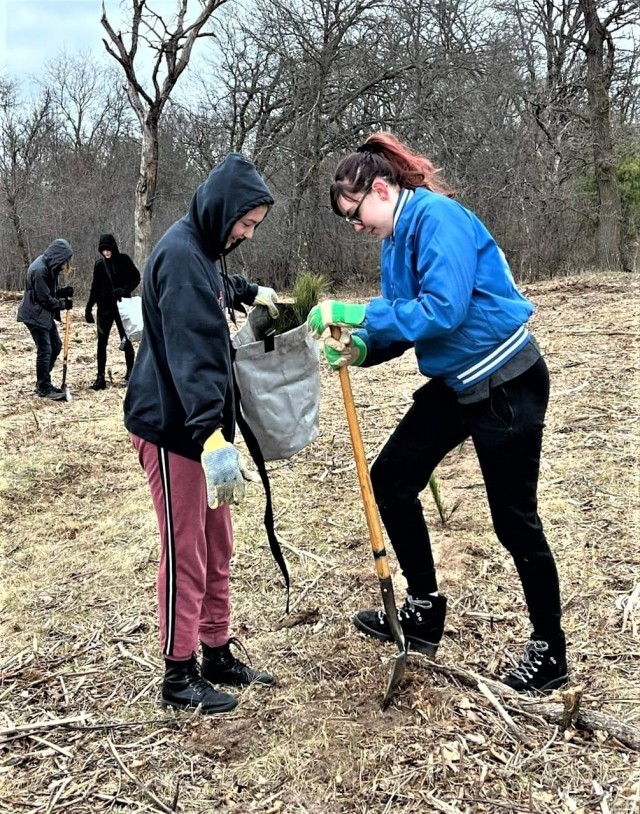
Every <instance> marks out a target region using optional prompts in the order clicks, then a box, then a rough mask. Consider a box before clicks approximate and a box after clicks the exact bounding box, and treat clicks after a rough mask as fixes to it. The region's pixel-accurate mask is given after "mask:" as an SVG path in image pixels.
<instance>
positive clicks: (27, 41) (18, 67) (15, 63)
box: [0, 0, 196, 81]
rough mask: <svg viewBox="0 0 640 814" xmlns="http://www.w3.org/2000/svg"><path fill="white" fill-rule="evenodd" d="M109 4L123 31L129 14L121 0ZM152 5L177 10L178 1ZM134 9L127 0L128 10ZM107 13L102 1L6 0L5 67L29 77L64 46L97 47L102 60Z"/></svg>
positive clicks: (0, 39)
mask: <svg viewBox="0 0 640 814" xmlns="http://www.w3.org/2000/svg"><path fill="white" fill-rule="evenodd" d="M105 5H106V9H107V16H108V18H109V21H110V22H111V24H112V25H113V27H114V29H115V30H116V31H117V30H118V27H119V25H118V24H119V23H120V21H121V20H122V13H123V12H122V4H121V0H106V3H105ZM149 5H151V7H152V8H153V9H154V10H157V11H159V12H162V11H163V8H164V10H165V11H166V10H169V11H175V9H176V8H177V3H176V0H150V2H149ZM129 7H130V3H127V4H126V6H125V11H126V12H129ZM195 7H196V4H195V3H194V8H195ZM101 15H102V3H101V0H0V69H4V71H7V72H8V73H9V74H10V75H11V76H13V77H15V78H16V79H18V80H21V81H26V80H27V79H28V77H29V75H31V74H36V75H37V74H38V73H39V71H41V69H42V67H43V65H44V63H45V62H47V61H49V60H51V59H53V58H55V57H56V56H57V55H58V54H59V53H60V52H61V51H62V50H63V49H64V50H65V51H66V52H67V53H70V54H71V53H77V52H78V51H91V52H94V53H95V54H96V55H97V56H98V57H99V58H100V59H102V58H103V56H104V57H106V51H105V49H104V45H103V44H102V35H103V33H105V32H104V29H103V28H102V26H101V25H100V17H101ZM127 16H130V14H128V15H127ZM125 41H126V40H125ZM109 59H110V57H109Z"/></svg>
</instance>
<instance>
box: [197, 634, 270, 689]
mask: <svg viewBox="0 0 640 814" xmlns="http://www.w3.org/2000/svg"><path fill="white" fill-rule="evenodd" d="M231 644H234V645H236V646H238V647H242V645H241V644H240V642H239V641H238V640H237V639H229V641H228V642H227V643H226V644H223V645H222V646H221V647H209V645H208V644H205V643H204V642H203V643H202V675H203V676H204V678H206V679H207V681H211V682H212V683H213V684H230V685H231V686H233V687H243V686H245V685H247V684H261V685H263V686H266V687H273V686H275V685H276V684H277V681H276V679H275V678H274V676H272V675H269V673H263V672H262V671H260V670H254V669H253V667H249V665H248V664H244V663H243V662H242V661H240V660H239V659H237V658H236V657H235V656H234V655H233V653H232V652H231V649H230V647H229V645H231ZM242 649H243V650H244V647H242ZM244 652H245V653H246V652H247V651H246V650H245V651H244Z"/></svg>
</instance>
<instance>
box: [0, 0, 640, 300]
mask: <svg viewBox="0 0 640 814" xmlns="http://www.w3.org/2000/svg"><path fill="white" fill-rule="evenodd" d="M152 6H153V3H152V2H149V3H148V4H147V3H146V2H145V0H127V2H125V3H123V9H124V8H127V9H128V10H129V22H128V25H127V26H125V27H123V29H122V31H119V30H118V31H116V30H114V28H113V27H112V26H111V22H110V20H109V19H108V16H107V14H106V12H104V11H103V16H102V19H100V18H99V14H98V13H97V15H96V26H102V29H103V31H104V42H105V46H106V48H105V52H104V53H103V54H102V55H101V56H100V57H96V55H95V54H89V53H86V54H81V53H80V54H77V53H76V54H68V53H63V52H61V53H59V55H58V56H57V57H56V58H55V59H54V60H52V61H51V62H50V63H48V65H47V68H46V70H45V71H43V72H42V74H41V75H39V76H37V77H35V78H34V79H33V81H32V82H29V83H27V82H26V79H25V78H24V77H10V76H8V75H4V76H2V75H0V288H5V289H14V290H17V289H20V288H22V285H23V278H24V271H25V268H26V267H27V265H28V264H29V262H30V261H31V260H32V259H33V258H34V257H35V256H37V255H38V254H39V253H41V252H42V251H43V249H44V248H45V247H46V245H47V244H48V243H49V241H50V240H52V239H53V238H56V237H65V238H67V239H68V240H69V241H70V242H71V244H72V246H73V248H74V262H75V265H76V267H77V276H76V284H77V285H78V286H79V288H80V290H81V291H82V289H83V288H85V287H86V285H87V284H88V279H89V274H90V270H91V268H92V266H93V262H94V260H95V258H96V251H97V239H98V236H99V234H100V233H102V232H105V231H112V232H114V233H115V234H116V236H117V237H118V239H119V241H120V244H121V248H122V249H123V250H125V251H128V252H129V253H130V254H132V255H134V256H135V259H136V261H137V262H138V264H139V265H140V266H141V267H142V266H143V264H144V260H145V258H146V256H147V255H148V253H149V251H150V249H151V247H152V246H153V243H154V242H155V240H156V239H157V238H158V237H159V236H160V234H162V232H163V231H164V229H166V228H167V226H168V225H169V224H170V223H171V222H173V220H175V219H176V218H177V217H180V216H181V215H182V214H183V213H184V212H185V210H186V207H187V205H188V201H189V199H190V197H191V195H192V193H193V191H194V189H195V187H196V186H197V184H198V183H200V182H201V181H202V180H203V179H204V178H205V177H206V175H207V173H208V172H209V170H210V169H211V168H212V166H214V165H215V163H216V162H217V161H218V160H219V159H220V158H221V157H223V156H224V155H225V154H226V153H227V152H228V151H230V150H240V151H242V152H244V153H245V154H246V155H247V156H248V157H249V158H250V159H252V160H253V161H254V162H255V163H256V165H257V166H258V168H259V170H260V171H261V172H262V173H263V174H264V176H265V178H266V179H267V181H268V183H269V184H270V186H271V188H272V190H273V192H274V195H275V197H276V199H277V204H276V206H275V207H274V211H273V212H272V213H271V215H270V217H269V220H268V223H267V225H266V226H265V228H264V229H261V230H260V231H259V233H258V235H257V237H256V240H255V241H254V244H253V245H252V246H247V247H243V248H242V250H241V251H239V252H236V253H234V255H233V267H234V268H233V270H234V271H243V272H245V273H247V274H248V275H249V276H250V277H251V278H252V279H254V280H256V281H263V282H269V283H270V284H271V285H274V286H275V287H276V288H279V289H282V288H286V287H288V286H290V285H291V283H292V282H293V280H294V279H295V277H296V275H297V274H298V273H299V272H300V271H301V270H304V271H311V272H321V273H324V274H326V275H327V276H328V277H329V279H330V280H331V281H332V282H333V283H334V284H335V285H336V286H353V285H361V284H365V285H366V284H368V283H371V282H373V281H375V279H376V278H377V251H378V244H377V242H376V241H369V240H366V239H362V238H360V239H357V238H356V236H355V235H354V234H353V231H352V229H350V228H348V227H346V226H345V224H344V223H341V222H340V221H339V220H338V219H337V218H335V216H333V214H332V213H331V211H330V209H329V206H328V195H327V189H328V184H329V179H330V177H331V172H332V170H333V168H334V167H335V164H336V163H337V161H338V160H339V158H340V157H341V156H342V155H343V154H345V152H349V151H351V150H352V149H354V148H355V147H357V146H358V144H359V143H360V142H361V141H362V140H363V139H364V138H365V137H366V136H367V135H368V134H369V133H370V132H372V131H373V130H377V129H389V130H393V131H395V132H397V133H399V134H400V135H402V136H404V137H406V138H407V139H408V140H409V142H410V143H411V144H412V145H413V146H414V147H415V148H417V149H419V150H421V151H424V152H425V153H426V154H428V155H429V156H430V157H431V158H432V159H433V161H434V163H435V164H436V165H437V166H439V167H441V168H442V169H443V173H444V177H445V178H446V179H447V180H448V181H449V183H450V184H451V185H452V186H453V187H454V188H455V190H456V194H457V196H458V197H459V199H460V200H461V201H462V202H463V203H464V204H465V205H467V206H469V207H470V208H471V209H473V210H474V211H475V212H477V214H478V215H479V216H480V217H481V218H482V219H484V220H485V221H486V223H487V224H488V226H489V228H490V229H491V230H492V231H493V233H494V234H495V235H496V237H497V239H498V241H499V243H500V244H501V246H502V247H503V249H504V251H505V253H506V255H507V257H508V259H509V261H510V263H511V265H512V268H513V270H514V273H515V275H516V276H517V277H518V278H519V279H521V280H525V281H531V280H533V279H537V278H541V277H552V276H555V275H558V274H561V273H567V272H574V271H579V270H583V269H585V268H588V267H595V268H600V269H610V270H627V271H632V270H637V264H638V243H639V238H638V234H639V231H640V119H639V113H640V95H639V93H638V88H639V68H638V66H639V59H638V53H639V50H638V38H639V32H640V11H639V8H638V3H637V2H636V0H613V1H612V0H606V1H605V2H603V0H473V2H471V0H446V1H445V0H441V1H440V2H433V0H306V2H304V3H302V2H296V0H255V2H251V3H250V4H244V5H243V4H242V3H237V2H233V1H232V0H197V2H196V0H176V13H175V15H174V16H171V17H168V16H167V17H166V18H163V17H162V16H160V15H159V14H157V13H155V12H153V10H152ZM143 46H144V47H145V48H146V49H147V52H148V53H151V54H152V57H153V66H152V67H148V68H147V69H145V68H144V66H143V67H141V63H140V51H141V49H142V47H143ZM107 51H109V52H110V53H107ZM196 55H197V58H196Z"/></svg>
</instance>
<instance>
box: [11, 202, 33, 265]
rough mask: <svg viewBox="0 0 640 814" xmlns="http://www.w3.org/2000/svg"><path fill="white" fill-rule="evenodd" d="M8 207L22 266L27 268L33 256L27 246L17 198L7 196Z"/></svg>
mask: <svg viewBox="0 0 640 814" xmlns="http://www.w3.org/2000/svg"><path fill="white" fill-rule="evenodd" d="M7 208H8V209H9V220H10V221H11V224H12V226H13V230H14V233H15V236H16V246H17V248H18V254H19V256H20V263H21V265H22V268H24V269H26V268H27V267H28V266H29V264H30V263H31V258H30V257H29V250H28V248H27V243H26V238H25V233H24V228H23V226H22V218H21V217H20V214H19V212H18V207H17V205H16V201H15V198H13V197H7Z"/></svg>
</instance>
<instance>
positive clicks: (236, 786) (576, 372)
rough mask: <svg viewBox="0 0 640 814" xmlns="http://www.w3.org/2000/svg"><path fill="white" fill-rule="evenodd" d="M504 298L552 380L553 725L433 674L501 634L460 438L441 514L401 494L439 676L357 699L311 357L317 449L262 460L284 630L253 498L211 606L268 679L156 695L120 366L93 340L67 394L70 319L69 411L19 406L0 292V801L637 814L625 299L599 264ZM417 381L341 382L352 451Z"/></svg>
mask: <svg viewBox="0 0 640 814" xmlns="http://www.w3.org/2000/svg"><path fill="white" fill-rule="evenodd" d="M528 293H529V295H530V296H531V297H532V299H533V300H534V301H535V302H536V305H537V307H538V310H537V313H536V315H535V317H534V320H533V326H534V331H535V333H536V336H537V338H538V340H539V341H540V344H541V345H542V347H543V349H544V351H545V354H546V358H547V361H548V364H549V367H550V371H551V376H552V400H551V405H550V411H549V415H548V426H547V433H546V438H545V447H544V458H543V461H542V472H541V484H540V510H541V515H542V517H543V520H544V522H545V527H546V531H547V533H548V537H549V539H550V541H551V544H552V546H553V548H554V551H555V553H556V556H557V560H558V567H559V571H560V576H561V583H562V588H563V602H564V610H565V625H566V630H567V634H568V640H569V653H570V666H571V678H572V680H571V686H572V687H574V688H575V687H581V688H582V690H583V696H582V701H581V706H580V710H579V715H578V718H577V721H576V722H574V723H572V722H571V720H565V722H564V724H563V723H562V720H561V716H560V717H557V716H556V717H555V718H554V714H555V713H554V711H553V710H555V711H556V712H557V711H558V710H560V711H562V709H563V707H562V704H563V702H564V697H563V696H562V695H561V694H557V695H556V696H555V697H554V698H552V699H550V700H551V703H552V704H553V703H554V702H555V707H553V709H551V710H550V709H546V708H539V707H535V706H530V705H527V703H526V701H524V700H522V699H517V698H512V697H511V696H508V695H507V696H500V697H499V704H500V706H501V708H502V710H501V709H500V708H498V707H497V706H496V705H495V704H493V703H492V702H491V701H490V699H489V698H488V697H487V695H486V694H485V693H484V692H483V691H482V689H479V688H478V686H477V682H476V684H474V680H473V679H472V680H471V682H470V683H469V681H468V677H467V676H466V675H465V674H456V672H455V671H456V669H458V668H461V669H463V670H467V671H472V672H473V673H475V674H477V675H479V676H480V677H482V678H486V679H487V680H490V679H491V678H492V677H493V678H495V676H496V675H497V674H499V673H500V672H501V670H502V669H503V668H504V666H505V665H507V664H509V661H510V658H517V657H519V655H520V653H521V650H522V646H523V644H524V642H525V640H526V637H527V635H528V626H527V623H526V619H525V611H524V603H523V599H522V596H521V593H520V589H519V585H518V583H517V577H516V574H515V570H514V567H513V564H512V562H511V560H510V558H509V556H508V555H507V554H506V553H505V552H504V551H503V550H502V549H501V548H500V546H499V544H498V543H497V542H496V540H495V538H494V536H493V533H492V530H491V525H490V519H489V515H488V510H487V506H486V501H485V496H484V489H483V485H482V479H481V476H480V472H479V469H478V466H477V462H476V460H475V456H474V453H473V448H472V445H471V444H464V445H463V446H462V448H461V449H460V450H458V451H456V452H454V453H453V454H452V455H450V456H449V457H448V458H447V460H446V461H444V462H443V464H442V465H441V467H440V469H439V472H438V475H439V477H440V481H441V488H442V493H443V499H444V501H445V505H446V506H447V507H449V508H450V507H452V506H453V505H454V504H455V503H456V502H457V501H460V505H459V508H458V509H457V511H456V512H455V513H454V514H453V516H452V517H451V519H450V520H449V521H448V522H447V524H446V525H443V524H442V523H441V522H440V520H439V517H438V513H437V511H436V507H435V505H434V502H433V500H432V498H431V495H430V494H429V493H428V492H425V494H424V496H423V503H424V506H425V511H426V514H427V518H428V521H429V523H430V527H431V529H432V530H433V536H434V539H435V545H436V553H437V561H438V565H439V573H440V580H441V588H442V589H443V591H445V592H446V593H447V594H448V596H449V602H450V612H449V617H448V620H447V629H446V635H445V639H444V641H443V643H442V646H441V648H440V650H439V653H438V665H439V667H438V668H436V667H434V666H433V665H430V664H428V663H427V662H426V661H425V660H424V659H422V658H421V657H418V656H412V657H410V659H409V666H408V669H407V675H406V678H405V681H404V683H403V685H402V690H401V693H400V695H399V698H398V699H397V702H395V703H394V704H393V706H392V707H391V708H390V709H389V710H388V711H386V712H384V713H383V712H381V710H380V708H379V701H380V697H381V693H382V690H383V686H384V683H385V680H386V677H387V675H388V672H389V659H390V658H391V657H392V654H393V648H392V647H385V646H383V645H380V644H378V643H376V642H372V641H368V640H365V639H364V638H363V637H361V636H360V635H358V634H356V632H355V631H354V629H353V628H352V626H351V623H350V617H351V616H352V614H353V613H354V612H355V611H356V610H358V609H361V608H363V607H365V606H367V607H375V606H378V604H379V597H378V587H377V581H376V578H375V575H374V571H373V565H372V562H371V555H370V551H369V543H368V537H367V531H366V524H365V521H364V516H363V512H362V507H361V500H360V495H359V489H358V484H357V480H356V475H355V467H354V464H353V458H352V452H351V446H350V441H349V435H348V429H347V425H346V419H345V415H344V409H343V405H342V400H341V395H340V388H339V384H338V381H337V377H335V376H334V375H332V374H331V373H330V372H329V371H327V370H323V395H322V399H323V400H322V413H321V415H322V426H321V436H320V438H319V439H318V441H317V442H316V443H314V444H313V445H312V446H311V447H309V448H307V449H306V450H304V451H303V452H301V453H299V454H298V455H297V456H295V457H294V458H293V459H291V460H290V461H285V462H279V463H274V464H271V465H270V467H269V468H270V472H271V478H272V488H273V492H274V501H275V508H276V512H277V529H278V534H279V536H280V538H281V540H282V542H283V545H284V551H285V554H286V556H287V559H288V561H289V566H290V570H291V574H292V579H293V592H292V613H291V617H290V618H287V617H284V616H283V610H284V592H283V589H282V587H281V584H280V581H279V577H278V571H277V568H276V566H275V564H274V563H273V562H272V560H271V558H270V555H269V550H268V545H267V542H266V538H265V534H264V531H263V529H262V526H261V518H262V514H263V510H264V508H263V497H262V493H261V488H260V487H259V486H258V485H252V486H250V488H249V490H248V492H249V494H248V497H247V500H246V502H245V504H244V505H243V506H242V507H237V508H236V509H235V510H234V522H235V529H236V552H235V559H234V572H233V603H234V604H233V620H234V623H235V626H236V629H237V632H238V634H239V635H240V636H241V637H242V639H243V641H244V642H245V644H246V646H247V648H248V650H249V652H250V654H251V657H252V660H253V663H254V664H256V665H259V666H261V667H265V668H267V669H270V670H272V671H274V672H275V673H276V674H277V676H278V677H279V680H280V684H279V687H278V688H276V689H275V690H265V689H264V688H249V689H246V690H244V691H243V692H242V693H241V698H240V704H239V706H238V708H237V710H236V711H234V712H233V713H231V714H230V715H227V716H222V717H219V718H216V719H214V720H208V719H205V718H200V717H194V716H190V715H186V714H167V713H166V712H165V711H163V710H161V709H160V707H159V706H158V692H159V684H160V678H161V658H160V654H159V652H158V648H157V628H156V620H155V593H154V588H155V570H156V566H157V559H158V542H157V531H156V525H155V518H154V515H153V511H152V507H151V502H150V498H149V496H148V493H147V488H146V484H145V480H144V476H143V473H142V471H141V470H140V469H139V467H138V464H137V461H136V458H135V454H134V452H133V450H132V449H131V447H130V445H129V443H128V440H127V437H126V434H125V432H124V430H123V426H122V421H121V410H122V398H123V395H124V390H123V389H122V387H121V386H119V384H120V382H121V381H122V378H123V376H124V359H123V357H122V354H120V353H119V352H118V350H117V345H116V342H115V338H113V340H112V345H111V347H110V349H109V364H110V376H109V378H110V382H111V386H110V387H109V388H108V389H107V390H106V391H104V392H101V393H94V392H93V391H91V390H90V389H89V388H88V386H89V384H90V383H91V381H92V379H93V376H94V373H95V371H94V367H93V365H94V362H93V359H94V349H95V345H94V343H95V339H94V333H93V329H92V327H91V326H87V325H85V324H80V323H79V322H75V323H74V327H73V336H72V342H71V352H70V367H69V383H70V386H71V390H72V393H73V401H71V402H70V403H68V404H54V403H49V402H46V401H44V400H42V399H38V398H37V397H35V396H34V395H33V394H32V390H33V386H34V381H33V379H34V371H33V368H34V360H35V353H34V348H33V345H32V341H31V338H30V336H29V335H28V333H27V331H26V330H25V329H24V326H21V325H18V324H17V323H16V322H15V309H16V303H15V301H13V300H10V299H6V300H5V301H3V302H0V444H1V451H2V469H1V471H0V490H1V497H2V505H1V507H0V511H1V516H0V528H1V529H2V532H1V536H2V559H1V561H0V568H1V574H2V583H1V592H0V623H1V624H2V637H1V639H0V673H1V675H0V811H3V812H11V814H15V812H23V811H24V812H31V811H33V812H36V811H38V812H47V814H48V812H51V811H58V810H60V811H62V810H64V811H68V812H72V814H85V813H86V814H89V812H91V814H93V813H94V812H100V811H114V812H115V811H126V812H129V811H130V812H141V811H158V810H162V811H171V810H176V811H180V812H184V813H185V814H196V813H198V814H200V813H201V812H202V813H204V812H213V811H222V812H225V811H229V812H248V811H251V812H253V811H256V812H265V814H276V812H287V814H288V812H292V813H293V812H300V813H301V814H302V812H304V814H316V812H317V813H318V814H320V812H322V814H343V813H344V814H346V813H347V812H349V814H351V812H362V814H364V813H365V812H367V814H368V812H381V814H382V812H384V813H385V814H386V812H397V813H398V814H410V813H411V814H413V813H414V812H416V813H417V812H432V811H443V812H450V814H462V813H463V812H464V813H467V812H491V814H495V812H549V813H550V814H551V813H552V814H556V812H583V814H587V813H589V814H590V813H591V812H609V811H610V812H616V813H620V814H622V813H623V812H624V813H625V814H626V813H627V812H628V813H629V814H630V812H634V811H635V812H637V811H640V770H639V760H638V751H637V750H636V749H634V748H633V738H634V737H638V731H639V730H638V728H639V727H640V720H639V719H640V684H639V679H640V587H639V586H640V553H639V549H638V540H639V539H640V528H639V526H640V503H639V499H638V498H639V495H638V441H639V436H640V432H639V410H638V402H639V398H638V397H639V396H640V378H639V376H640V356H639V352H638V335H639V325H638V317H637V314H638V312H639V310H640V309H639V299H640V298H639V297H638V291H637V287H636V284H635V281H634V278H632V277H629V276H624V275H616V276H605V277H603V276H586V275H585V276H583V277H579V278H568V279H562V280H555V281H551V282H546V283H540V284H536V285H532V286H530V287H529V288H528ZM74 317H76V314H75V313H74ZM77 319H78V320H79V319H80V317H79V316H78V317H77ZM55 375H56V376H57V377H58V380H59V376H60V373H59V371H56V374H55ZM54 380H56V379H55V377H54ZM422 381H423V380H422V379H421V377H420V375H419V374H418V373H417V370H416V366H415V360H414V359H413V358H412V356H411V355H410V354H407V355H406V357H404V358H402V359H400V360H396V361H395V362H393V363H390V364H389V365H386V366H383V367H379V368H374V369H371V370H356V371H354V372H353V374H352V382H353V388H354V393H355V397H356V402H357V407H358V413H359V417H360V421H361V426H362V431H363V437H364V443H365V448H366V450H367V452H368V456H369V457H370V458H371V459H373V457H374V456H375V454H376V452H377V450H378V449H379V448H380V446H381V444H382V443H383V441H384V439H385V438H386V436H387V435H388V433H389V432H390V431H391V430H392V429H393V427H394V426H395V424H396V422H397V421H398V419H399V418H400V416H401V415H402V414H403V413H404V411H405V410H406V409H407V407H408V405H409V403H410V401H411V395H412V393H413V391H414V390H415V389H416V388H417V387H418V386H420V384H421V383H422ZM396 584H397V589H398V594H399V597H400V598H402V596H403V593H402V592H403V585H402V579H401V578H400V577H398V576H396ZM292 622H295V623H292ZM487 686H493V685H490V683H489V681H488V682H487ZM547 706H548V705H547ZM502 712H507V713H508V715H509V716H510V717H511V719H512V721H513V723H514V724H515V728H514V727H510V726H509V724H508V723H507V720H506V719H505V717H504V715H503V714H502ZM598 715H600V716H603V717H600V718H598V717H597V716H598ZM60 721H67V724H66V725H61V724H60ZM603 721H604V722H605V723H606V722H609V723H610V724H611V725H612V727H614V728H615V726H617V725H619V726H620V727H621V728H620V729H615V733H614V734H612V732H611V731H610V730H609V729H607V727H606V726H605V725H604V724H603ZM29 726H32V727H33V728H32V729H29V728H27V727H29ZM21 727H22V729H21ZM625 732H626V734H625ZM131 775H133V776H134V777H135V778H137V781H135V780H133V779H132V777H131Z"/></svg>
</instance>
